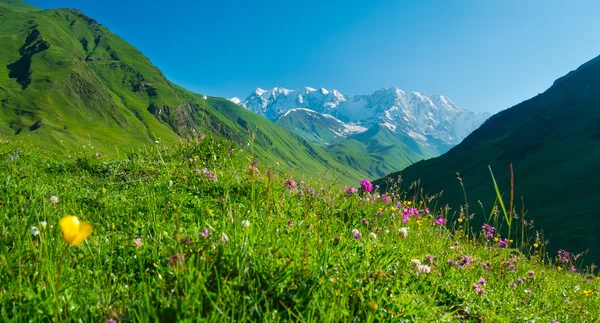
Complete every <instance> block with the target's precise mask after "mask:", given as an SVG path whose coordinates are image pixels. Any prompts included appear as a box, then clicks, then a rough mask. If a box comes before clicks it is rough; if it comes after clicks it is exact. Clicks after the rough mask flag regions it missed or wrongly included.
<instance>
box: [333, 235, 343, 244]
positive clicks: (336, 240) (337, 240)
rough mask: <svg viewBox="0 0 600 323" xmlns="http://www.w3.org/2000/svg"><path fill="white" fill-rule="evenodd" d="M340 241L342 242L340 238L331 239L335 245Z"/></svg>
mask: <svg viewBox="0 0 600 323" xmlns="http://www.w3.org/2000/svg"><path fill="white" fill-rule="evenodd" d="M340 240H342V238H341V237H340V236H337V237H335V238H333V241H334V242H335V243H338V242H340Z"/></svg>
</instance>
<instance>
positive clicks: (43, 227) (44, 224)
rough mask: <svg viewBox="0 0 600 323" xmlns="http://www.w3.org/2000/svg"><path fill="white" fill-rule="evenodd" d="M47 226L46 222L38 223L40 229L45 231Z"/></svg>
mask: <svg viewBox="0 0 600 323" xmlns="http://www.w3.org/2000/svg"><path fill="white" fill-rule="evenodd" d="M47 225H48V224H47V223H46V221H42V222H40V226H41V227H42V229H46V226H47Z"/></svg>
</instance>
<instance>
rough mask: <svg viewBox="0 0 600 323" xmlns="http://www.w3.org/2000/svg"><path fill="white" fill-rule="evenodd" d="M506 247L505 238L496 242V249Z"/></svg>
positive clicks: (506, 241) (506, 240)
mask: <svg viewBox="0 0 600 323" xmlns="http://www.w3.org/2000/svg"><path fill="white" fill-rule="evenodd" d="M506 246H508V239H506V238H505V239H503V240H499V241H498V247H500V248H506Z"/></svg>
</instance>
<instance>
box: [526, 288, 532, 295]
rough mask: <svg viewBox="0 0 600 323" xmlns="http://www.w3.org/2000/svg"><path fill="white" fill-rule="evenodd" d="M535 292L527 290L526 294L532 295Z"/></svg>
mask: <svg viewBox="0 0 600 323" xmlns="http://www.w3.org/2000/svg"><path fill="white" fill-rule="evenodd" d="M532 293H533V292H532V291H531V289H526V290H525V294H532Z"/></svg>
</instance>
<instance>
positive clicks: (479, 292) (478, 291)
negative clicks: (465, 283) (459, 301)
mask: <svg viewBox="0 0 600 323" xmlns="http://www.w3.org/2000/svg"><path fill="white" fill-rule="evenodd" d="M473 290H474V291H475V292H476V293H477V294H478V295H480V296H481V295H483V293H484V292H485V289H484V288H482V287H480V286H479V285H478V284H473Z"/></svg>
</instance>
